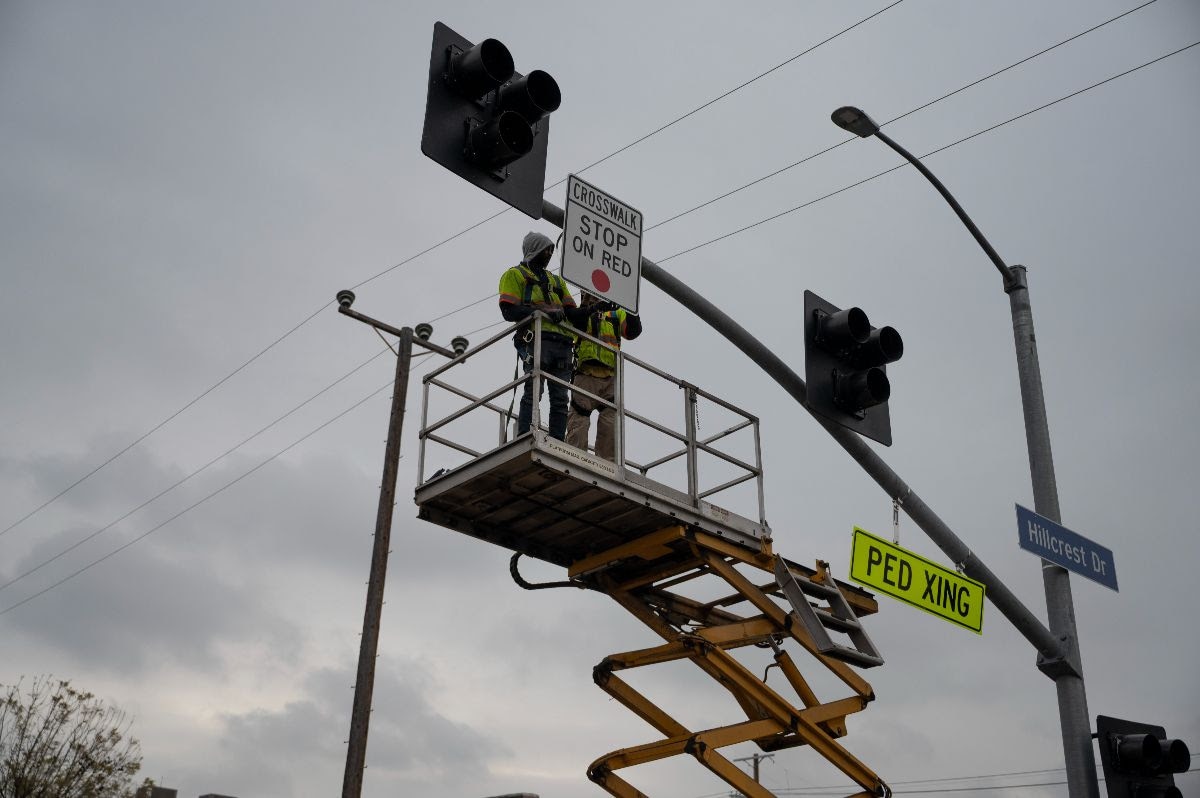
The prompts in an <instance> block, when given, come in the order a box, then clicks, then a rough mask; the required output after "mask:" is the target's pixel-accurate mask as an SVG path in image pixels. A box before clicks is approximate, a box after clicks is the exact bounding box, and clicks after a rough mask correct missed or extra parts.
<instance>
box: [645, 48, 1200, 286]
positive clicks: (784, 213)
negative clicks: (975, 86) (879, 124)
mask: <svg viewBox="0 0 1200 798" xmlns="http://www.w3.org/2000/svg"><path fill="white" fill-rule="evenodd" d="M1196 45H1200V41H1196V42H1192V43H1191V44H1189V45H1186V46H1185V47H1180V48H1179V49H1178V50H1173V51H1171V52H1169V53H1167V54H1166V55H1161V56H1159V57H1158V58H1155V59H1153V60H1151V61H1147V62H1145V63H1144V64H1140V65H1138V66H1135V67H1133V68H1131V69H1127V70H1125V71H1124V72H1120V73H1118V74H1116V75H1113V76H1111V77H1108V78H1105V79H1104V80H1102V81H1100V82H1098V83H1093V84H1092V85H1090V86H1088V87H1086V88H1083V89H1079V90H1078V91H1074V92H1071V93H1070V94H1067V95H1065V96H1063V97H1059V98H1058V99H1057V100H1052V101H1050V102H1048V103H1045V104H1044V105H1039V106H1038V107H1037V108H1033V109H1031V110H1028V111H1026V112H1024V113H1022V114H1017V115H1016V116H1014V117H1010V118H1009V119H1006V120H1004V121H1003V122H998V123H997V124H994V125H992V126H991V127H987V128H984V129H983V130H979V131H977V132H975V133H972V134H971V135H969V136H964V137H963V138H961V139H959V140H958V141H954V142H951V143H950V144H946V145H945V146H942V147H938V148H937V149H936V150H931V151H930V152H927V153H925V154H924V155H922V156H920V157H921V158H928V157H930V156H932V155H936V154H938V153H939V152H943V151H945V150H948V149H950V148H951V147H957V146H958V145H959V144H962V143H963V142H966V141H970V140H971V139H973V138H976V137H978V136H982V135H983V134H985V133H990V132H991V131H993V130H996V129H997V128H1001V127H1004V126H1005V125H1007V124H1009V123H1011V122H1016V121H1017V120H1019V119H1024V118H1025V117H1027V116H1029V115H1030V114H1035V113H1037V112H1038V111H1042V110H1045V109H1046V108H1049V107H1050V106H1052V105H1057V104H1058V103H1060V102H1063V101H1064V100H1069V99H1071V98H1072V97H1077V96H1079V95H1080V94H1083V93H1084V92H1086V91H1091V90H1092V89H1094V88H1097V87H1099V86H1103V85H1104V84H1106V83H1109V82H1111V81H1114V80H1116V79H1117V78H1121V77H1124V76H1126V75H1129V74H1132V73H1134V72H1137V71H1138V70H1139V69H1145V68H1146V67H1148V66H1151V65H1152V64H1157V63H1158V62H1159V61H1162V60H1163V59H1165V58H1170V57H1171V56H1173V55H1178V54H1179V53H1182V52H1184V51H1185V50H1190V49H1191V48H1193V47H1195V46H1196ZM907 165H908V162H907V161H906V162H903V163H900V164H898V165H896V166H893V167H892V168H890V169H885V170H883V171H882V172H877V173H876V174H873V175H871V176H870V177H865V178H863V179H862V180H859V181H857V182H855V183H851V184H850V185H848V186H843V187H842V188H839V189H837V190H836V191H831V192H829V193H828V194H825V195H823V196H820V197H817V198H816V199H813V200H809V201H808V202H805V203H802V204H800V205H796V206H795V207H792V208H788V209H787V210H785V211H780V212H779V213H776V214H774V215H772V216H768V217H766V218H765V219H759V220H758V221H757V222H753V223H752V224H748V225H746V226H745V227H740V228H738V229H737V230H733V231H731V232H729V233H725V234H724V235H720V236H717V237H716V238H713V239H710V240H708V241H705V242H703V243H701V244H697V245H696V246H694V247H689V248H687V249H684V250H680V251H679V252H676V253H675V254H673V255H668V256H667V257H665V258H662V259H661V260H659V261H658V262H659V263H666V262H667V261H669V260H671V259H672V258H678V257H679V256H680V255H686V254H688V253H690V252H695V251H696V250H698V249H702V248H704V247H707V246H708V245H710V244H715V243H717V242H718V241H724V240H725V239H727V238H732V237H733V236H736V235H738V234H740V233H744V232H746V231H747V230H752V229H754V228H755V227H758V226H760V225H763V224H766V223H767V222H771V221H774V220H776V219H778V218H780V217H782V216H787V215H788V214H790V213H795V212H796V211H798V210H801V209H803V208H807V207H809V206H810V205H815V204H816V203H818V202H820V201H821V200H825V199H829V198H830V197H832V196H835V195H837V194H841V193H842V192H843V191H848V190H850V189H852V188H854V187H856V186H861V185H862V184H863V183H867V182H870V181H872V180H874V179H875V178H877V177H883V176H884V175H886V174H890V173H891V172H895V171H896V170H897V169H901V168H903V167H905V166H907Z"/></svg>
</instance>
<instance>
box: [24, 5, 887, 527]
mask: <svg viewBox="0 0 1200 798" xmlns="http://www.w3.org/2000/svg"><path fill="white" fill-rule="evenodd" d="M902 2H903V0H895V2H893V3H891V4H890V5H888V6H885V7H884V8H882V9H880V10H879V11H876V12H875V13H873V14H870V15H868V16H866V17H864V18H863V19H861V20H859V21H858V22H856V23H854V24H853V25H851V26H849V27H847V28H844V29H843V30H841V31H838V32H837V33H835V34H833V35H832V36H830V37H828V38H826V39H824V40H822V41H820V42H818V43H817V44H815V45H813V46H811V47H809V48H808V49H806V50H802V51H801V52H799V53H797V54H795V55H793V56H792V57H790V58H788V59H787V60H785V61H782V62H781V63H779V64H777V65H775V66H773V67H771V68H770V69H768V70H767V71H765V72H762V73H759V74H758V75H755V76H754V77H753V78H751V79H750V80H747V81H746V82H744V83H742V84H741V85H739V86H736V87H734V88H732V89H730V90H729V91H727V92H725V93H724V94H721V95H719V96H717V97H714V98H713V99H711V100H708V101H707V102H705V103H703V104H702V105H700V106H698V107H696V108H694V109H693V110H691V111H689V112H688V113H686V114H684V115H682V116H680V117H678V118H676V119H673V120H672V121H670V122H668V123H667V124H665V125H662V126H661V127H659V128H656V129H655V130H652V131H651V132H649V133H647V134H646V135H644V136H642V137H640V138H638V139H637V140H636V141H633V142H630V143H629V144H626V145H625V146H624V147H621V148H620V149H617V150H615V151H613V152H611V153H609V154H608V155H606V156H604V157H603V158H601V159H600V160H598V161H595V162H593V163H591V164H589V165H587V166H585V167H584V168H583V169H580V170H579V171H578V172H577V173H576V174H581V173H583V172H586V171H587V170H588V169H591V168H592V167H594V166H596V165H598V164H601V163H603V162H604V161H607V160H608V159H610V158H612V157H614V156H616V155H619V154H620V153H622V152H624V151H625V150H628V149H630V148H631V147H633V146H635V145H637V144H640V143H641V142H643V141H645V140H646V139H649V138H651V137H652V136H656V135H658V134H659V133H661V132H662V131H664V130H666V129H667V128H669V127H671V126H672V125H674V124H676V123H678V122H681V121H682V120H684V119H687V118H688V117H690V116H692V115H693V114H695V113H697V112H699V111H701V110H703V109H704V108H707V107H709V106H710V105H713V104H714V103H717V102H719V101H721V100H723V99H725V98H726V97H728V96H730V95H731V94H733V93H735V92H737V91H740V90H741V89H744V88H745V87H746V86H749V85H750V84H751V83H754V82H755V81H757V80H759V79H761V78H763V77H766V76H767V75H769V74H771V73H772V72H775V71H776V70H778V69H780V68H782V67H783V66H786V65H787V64H789V63H791V62H792V61H795V60H796V59H798V58H800V57H801V56H804V55H806V54H808V53H810V52H812V51H813V50H815V49H817V48H818V47H820V46H822V45H824V44H826V43H828V42H831V41H833V40H834V39H836V38H838V37H839V36H841V35H842V34H844V33H847V32H848V31H850V30H853V29H854V28H856V27H858V26H859V25H862V24H863V23H864V22H867V21H868V20H870V19H873V18H874V17H877V16H879V15H880V14H882V13H883V12H884V11H887V10H888V9H890V8H893V7H894V6H897V5H899V4H900V3H902ZM565 180H566V178H563V179H562V180H559V181H558V182H557V183H554V184H553V185H551V186H548V187H547V188H546V189H545V190H549V189H551V188H554V187H555V186H558V185H560V184H561V183H563V182H564V181H565ZM509 210H511V209H510V208H504V209H502V210H500V211H498V212H496V213H494V214H492V215H491V216H489V217H487V218H486V219H482V220H480V221H478V222H476V223H474V224H472V225H470V226H468V227H466V228H464V229H462V230H460V231H458V232H457V233H455V234H454V235H452V236H450V237H449V238H446V239H443V240H442V241H439V242H438V243H436V244H434V245H433V246H430V247H427V248H426V249H423V250H421V251H420V252H418V253H416V254H415V255H412V256H410V257H408V258H405V259H404V260H402V261H400V262H399V263H397V264H395V265H393V266H390V267H388V268H387V269H384V270H383V271H381V272H379V273H378V274H375V275H372V276H371V277H368V278H367V279H365V280H362V281H361V282H359V283H356V284H355V285H353V286H352V288H360V287H362V286H364V285H366V284H367V283H370V282H372V281H374V280H377V279H379V278H380V277H383V276H384V275H386V274H389V273H391V272H393V271H395V270H396V269H399V268H400V267H402V266H404V265H406V264H408V263H411V262H412V261H414V260H416V259H417V258H419V257H421V256H422V255H426V254H428V253H430V252H432V251H433V250H435V249H437V248H438V247H441V246H443V245H445V244H448V243H450V242H451V241H453V240H455V239H457V238H459V237H460V236H462V235H465V234H466V233H468V232H470V231H472V230H474V229H476V228H477V227H480V226H482V225H484V224H487V223H488V222H490V221H492V220H493V219H495V218H496V217H498V216H501V215H503V214H505V213H507V212H508V211H509ZM482 301H483V300H482V299H481V300H479V302H482ZM479 302H475V303H472V304H479ZM330 304H331V303H329V302H326V303H324V304H322V305H321V307H319V308H317V309H316V310H315V311H313V312H312V313H311V314H309V315H308V316H307V317H305V319H304V320H303V321H301V322H300V323H299V324H297V325H295V326H294V327H292V328H291V329H290V330H288V331H287V332H285V333H284V334H283V335H281V336H279V337H278V338H276V339H275V340H274V341H272V342H271V343H270V344H268V345H267V346H266V347H265V348H263V349H262V350H261V351H259V352H258V353H257V354H255V355H254V356H252V357H251V358H250V359H249V360H247V361H246V362H244V363H242V364H241V365H240V366H238V367H237V368H235V369H234V370H233V371H231V372H229V373H228V374H226V375H225V376H224V377H222V378H221V379H220V380H218V381H217V382H215V383H214V384H213V385H211V386H209V387H208V388H207V389H205V390H204V391H203V392H202V393H201V394H200V395H199V396H197V397H196V398H194V399H192V400H191V401H190V402H188V403H187V404H185V405H184V406H183V407H181V408H179V409H178V410H176V411H175V412H174V413H172V414H171V415H169V416H168V417H167V418H165V419H163V420H162V421H161V422H159V423H158V424H157V425H155V426H154V427H152V428H151V429H150V430H148V431H147V432H145V433H143V434H142V435H141V436H139V437H138V438H137V439H136V440H134V441H133V442H132V443H130V444H129V445H128V446H126V447H125V448H124V449H121V450H120V451H119V452H117V453H116V454H114V455H113V456H112V457H110V458H108V459H107V460H105V461H104V462H103V463H101V464H100V465H98V466H96V467H95V468H93V469H92V470H91V471H89V472H88V473H86V474H84V475H83V476H82V477H80V478H79V479H77V480H75V481H74V482H72V483H71V484H70V485H68V486H67V487H65V488H63V489H62V490H60V491H59V492H58V493H56V494H55V495H54V496H52V497H51V498H49V499H47V500H46V501H44V502H43V503H42V504H40V505H38V506H37V507H35V508H34V509H32V510H30V511H29V512H28V513H26V514H25V515H23V516H22V517H20V518H18V519H17V520H16V521H14V522H13V523H11V524H10V525H9V526H8V527H6V528H5V529H4V530H2V531H0V537H2V536H4V535H6V534H7V533H8V532H10V531H12V530H13V529H15V528H16V527H18V526H20V525H21V524H23V523H24V522H25V521H28V520H29V519H30V518H32V517H33V516H35V515H37V514H38V513H39V512H41V511H42V510H44V509H45V508H46V507H48V506H50V505H51V504H53V503H54V502H56V501H58V500H59V499H61V498H62V497H63V496H64V495H66V494H67V493H69V492H70V491H71V490H73V489H74V488H76V487H77V486H79V485H80V484H82V483H83V482H85V481H86V480H88V479H90V478H91V477H92V476H93V475H95V474H96V473H97V472H98V471H100V470H101V469H103V468H105V467H106V466H108V465H109V464H110V463H112V462H113V461H114V460H116V459H117V458H119V457H121V456H122V455H123V454H125V453H126V452H128V451H129V450H130V449H132V448H134V447H135V446H137V445H138V444H139V443H141V442H142V441H144V440H146V438H149V437H150V436H151V435H153V434H154V433H155V432H157V431H158V430H160V429H162V428H163V427H164V426H166V425H167V424H168V423H170V422H171V421H173V420H174V419H175V418H177V417H178V416H179V415H181V414H182V413H183V412H184V411H186V410H188V409H189V408H191V407H192V406H193V405H195V404H196V403H197V402H199V401H200V400H201V399H204V398H205V397H206V396H208V395H209V394H210V393H212V392H213V391H215V390H216V389H217V388H219V387H221V386H222V385H224V384H225V383H226V382H228V381H229V380H230V379H232V378H233V377H234V376H236V375H237V374H239V373H240V372H241V371H242V370H244V369H245V368H246V367H248V366H249V365H250V364H251V363H254V362H255V361H256V360H258V359H259V358H260V357H262V356H263V355H265V354H266V353H267V352H269V351H270V350H272V349H274V348H275V346H276V345H277V344H279V343H280V342H281V341H283V340H284V339H286V338H288V337H289V336H291V335H292V334H293V333H295V332H296V331H297V330H299V329H300V328H301V327H303V326H304V325H306V324H308V323H309V322H310V321H312V320H313V319H314V318H316V317H317V316H318V315H320V313H321V312H322V311H323V310H325V309H326V308H327V307H329V305H330ZM467 307H470V306H467ZM462 309H465V308H460V310H462ZM455 312H457V311H451V313H455ZM446 315H451V314H446ZM438 318H439V319H440V318H445V316H440V317H438Z"/></svg>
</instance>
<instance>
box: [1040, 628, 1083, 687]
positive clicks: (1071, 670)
mask: <svg viewBox="0 0 1200 798" xmlns="http://www.w3.org/2000/svg"><path fill="white" fill-rule="evenodd" d="M1058 639H1059V641H1060V642H1061V643H1062V645H1063V649H1062V650H1063V653H1062V654H1061V655H1059V656H1057V657H1047V656H1046V655H1045V654H1043V653H1040V652H1039V653H1038V656H1037V669H1038V670H1039V671H1041V672H1042V673H1044V674H1046V675H1047V676H1049V677H1050V678H1051V679H1054V680H1056V681H1057V680H1058V679H1060V678H1061V677H1063V676H1074V677H1076V678H1079V679H1082V678H1083V668H1082V667H1081V666H1080V662H1079V649H1078V648H1077V647H1076V646H1075V643H1074V641H1073V640H1072V639H1071V637H1070V636H1067V635H1064V636H1062V637H1060V638H1058Z"/></svg>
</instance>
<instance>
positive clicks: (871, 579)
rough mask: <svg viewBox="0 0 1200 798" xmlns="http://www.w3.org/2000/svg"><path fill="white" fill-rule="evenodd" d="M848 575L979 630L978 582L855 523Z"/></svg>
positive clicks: (980, 601)
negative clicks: (879, 536) (875, 534)
mask: <svg viewBox="0 0 1200 798" xmlns="http://www.w3.org/2000/svg"><path fill="white" fill-rule="evenodd" d="M850 579H852V580H853V581H855V582H858V583H859V584H860V585H865V586H867V587H873V588H875V589H876V590H879V591H880V592H882V593H886V594H887V595H889V596H891V597H892V598H896V599H899V600H900V601H903V602H904V603H905V604H911V605H912V606H914V607H916V608H917V609H921V610H925V612H928V613H930V614H932V615H936V616H938V617H939V618H941V619H943V620H946V621H949V622H950V623H952V624H955V625H956V626H961V627H963V628H964V629H970V630H971V631H972V632H974V633H975V634H980V635H981V634H983V592H984V587H983V583H982V582H976V581H975V580H974V579H972V578H970V577H969V576H963V575H962V574H960V573H958V572H957V571H955V570H953V569H951V568H946V567H945V566H942V565H938V564H937V563H935V562H933V561H932V560H927V559H925V558H924V557H922V556H921V555H919V554H914V553H913V552H911V551H908V550H907V549H902V548H900V547H899V546H897V545H896V544H895V543H890V542H888V541H886V540H884V539H883V538H878V537H875V536H874V535H872V534H871V533H870V532H868V531H867V530H865V529H860V528H859V527H854V542H853V544H852V545H851V547H850Z"/></svg>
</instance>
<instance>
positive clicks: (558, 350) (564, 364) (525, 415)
mask: <svg viewBox="0 0 1200 798" xmlns="http://www.w3.org/2000/svg"><path fill="white" fill-rule="evenodd" d="M574 348H575V347H574V343H573V342H572V341H570V340H568V339H566V338H563V337H560V336H554V335H550V334H548V333H543V335H542V371H543V372H545V374H550V375H553V376H555V377H558V378H559V379H560V380H563V381H564V382H566V383H567V385H569V384H570V382H571V371H572V369H571V361H572V357H573V355H574ZM517 356H518V357H519V358H521V365H522V367H523V368H524V369H525V373H526V374H529V372H531V371H533V343H532V342H530V343H525V342H523V341H518V342H517ZM547 383H549V385H550V423H549V428H550V435H551V437H554V438H558V439H559V440H560V441H561V440H563V439H565V438H566V436H567V385H560V384H559V383H557V382H552V381H550V380H548V379H546V378H545V376H544V375H543V377H542V380H541V387H542V388H545V386H546V384H547ZM541 398H542V397H541V391H540V390H539V392H538V400H539V401H540V400H541ZM532 420H533V380H532V379H530V380H529V381H528V382H526V383H525V393H524V394H522V395H521V409H520V412H519V413H518V414H517V435H524V434H525V433H526V432H528V431H529V426H530V423H531V422H532Z"/></svg>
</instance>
